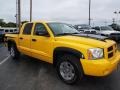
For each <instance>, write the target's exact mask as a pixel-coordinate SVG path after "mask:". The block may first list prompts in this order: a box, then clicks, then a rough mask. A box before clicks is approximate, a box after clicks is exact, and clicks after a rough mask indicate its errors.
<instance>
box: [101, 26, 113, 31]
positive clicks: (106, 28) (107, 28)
mask: <svg viewBox="0 0 120 90" xmlns="http://www.w3.org/2000/svg"><path fill="white" fill-rule="evenodd" d="M101 30H109V31H113V29H112V28H111V27H109V26H102V27H101Z"/></svg>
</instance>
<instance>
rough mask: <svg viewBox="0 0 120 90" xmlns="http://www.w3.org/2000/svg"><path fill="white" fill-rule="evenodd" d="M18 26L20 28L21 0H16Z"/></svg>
mask: <svg viewBox="0 0 120 90" xmlns="http://www.w3.org/2000/svg"><path fill="white" fill-rule="evenodd" d="M18 26H19V30H20V28H21V0H18Z"/></svg>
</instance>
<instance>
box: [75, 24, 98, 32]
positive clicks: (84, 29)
mask: <svg viewBox="0 0 120 90" xmlns="http://www.w3.org/2000/svg"><path fill="white" fill-rule="evenodd" d="M74 27H75V28H76V29H77V30H78V31H80V32H83V33H86V34H96V30H94V29H92V28H91V27H90V26H89V25H86V24H79V25H75V26H74Z"/></svg>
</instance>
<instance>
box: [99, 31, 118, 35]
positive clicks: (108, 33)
mask: <svg viewBox="0 0 120 90" xmlns="http://www.w3.org/2000/svg"><path fill="white" fill-rule="evenodd" d="M100 33H101V34H105V35H110V34H112V33H119V34H120V32H119V31H109V30H107V31H101V32H100Z"/></svg>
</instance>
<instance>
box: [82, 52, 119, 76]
mask: <svg viewBox="0 0 120 90" xmlns="http://www.w3.org/2000/svg"><path fill="white" fill-rule="evenodd" d="M80 61H81V64H82V67H83V71H84V74H85V75H91V76H106V75H109V74H110V73H112V71H113V70H115V69H116V68H117V66H118V64H119V62H120V53H119V52H117V53H116V55H115V56H114V57H113V58H112V59H110V60H106V59H100V60H85V59H83V60H80Z"/></svg>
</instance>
